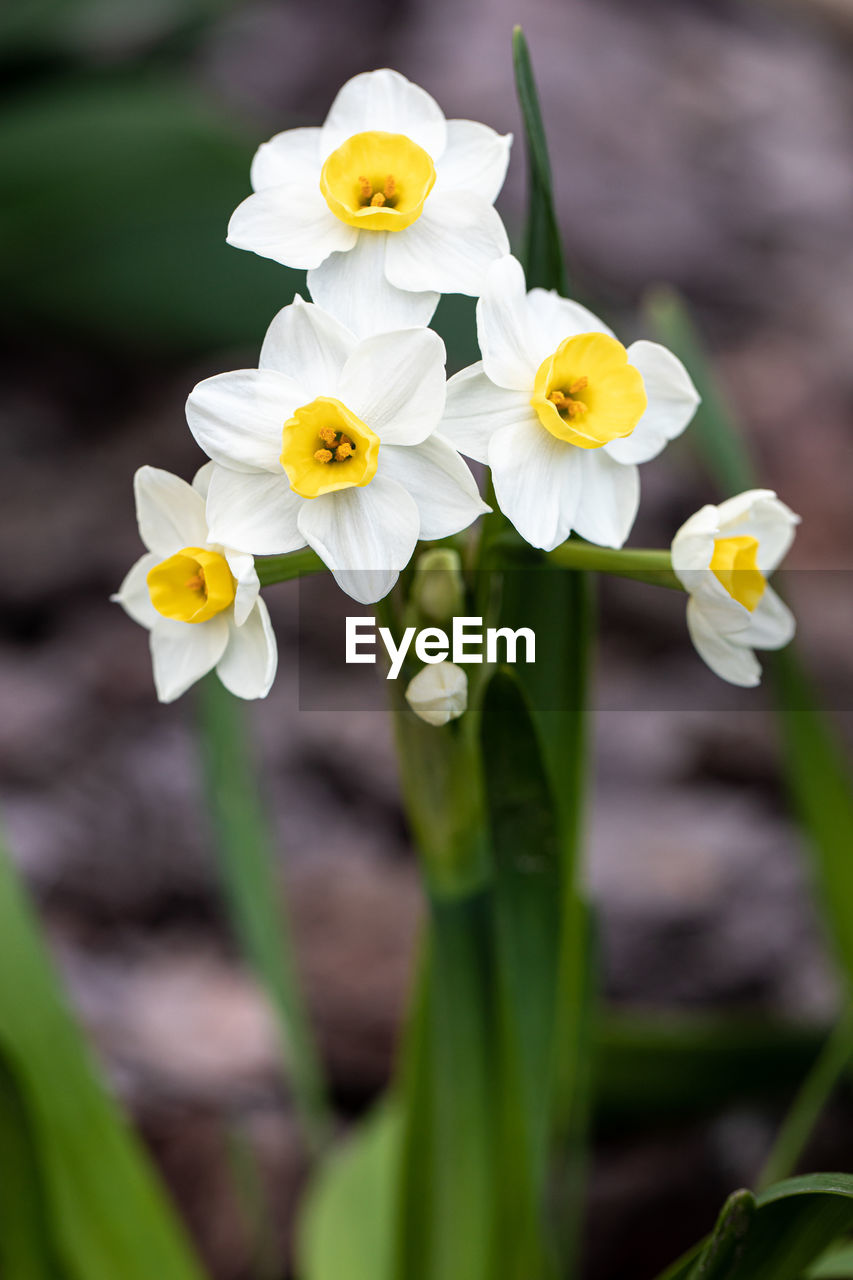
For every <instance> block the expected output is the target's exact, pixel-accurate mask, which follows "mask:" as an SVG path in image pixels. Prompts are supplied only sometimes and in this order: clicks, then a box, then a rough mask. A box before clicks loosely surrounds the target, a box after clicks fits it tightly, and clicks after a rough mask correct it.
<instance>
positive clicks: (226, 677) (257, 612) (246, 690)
mask: <svg viewBox="0 0 853 1280" xmlns="http://www.w3.org/2000/svg"><path fill="white" fill-rule="evenodd" d="M277 665H278V650H277V648H276V643H275V632H274V631H273V629H272V623H271V622H270V615H269V612H268V610H267V606H266V605H265V604H264V602H263V600H261V599H258V600H257V602H256V604H255V607H254V609H253V610H252V611H251V613H250V614H249V616H248V618H247V619H246V621H245V622H244V623H243V625H242V626H236V625H234V623H232V624H231V625H230V626H229V628H228V645H227V647H226V649H225V652H224V654H223V655H222V657H221V658H220V659H219V663H218V665H217V667H216V674H217V675H218V676H219V679H220V680H221V681H222V683H223V684H224V685H225V688H226V689H228V690H229V691H230V692H231V693H233V694H236V696H237V697H238V698H265V697H266V696H267V694H268V693H269V691H270V688H271V686H272V682H273V680H274V679H275V672H276V667H277Z"/></svg>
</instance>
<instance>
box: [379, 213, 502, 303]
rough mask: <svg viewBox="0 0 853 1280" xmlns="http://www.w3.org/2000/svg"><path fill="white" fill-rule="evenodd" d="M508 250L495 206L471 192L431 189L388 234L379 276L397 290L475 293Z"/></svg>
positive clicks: (483, 284)
mask: <svg viewBox="0 0 853 1280" xmlns="http://www.w3.org/2000/svg"><path fill="white" fill-rule="evenodd" d="M508 253H509V240H508V239H507V234H506V231H505V230H504V224H503V223H502V222H501V220H500V217H499V215H498V213H497V212H496V210H495V209H494V208H493V207H492V205H490V204H489V203H488V201H487V200H484V199H483V198H482V196H478V195H475V194H474V192H473V191H444V192H441V191H433V193H432V194H431V195H430V196H428V197H427V201H426V204H425V205H424V211H423V213H422V214H421V216H420V217H419V218H418V220H417V222H413V223H412V225H411V226H410V227H407V228H406V229H405V231H397V232H395V233H394V234H393V235H390V238H389V240H388V245H387V248H386V250H385V274H386V275H387V277H388V279H389V280H390V281H391V283H392V284H393V285H396V287H397V288H398V289H414V290H421V289H437V290H438V292H439V293H467V294H470V295H471V296H472V297H475V298H476V297H479V296H480V294H481V293H482V292H483V289H484V287H485V283H486V272H487V271H488V269H489V266H490V265H491V264H492V263H493V262H494V261H495V260H496V259H497V258H502V257H504V255H505V254H508Z"/></svg>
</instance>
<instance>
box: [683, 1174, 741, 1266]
mask: <svg viewBox="0 0 853 1280" xmlns="http://www.w3.org/2000/svg"><path fill="white" fill-rule="evenodd" d="M757 1207H758V1206H757V1204H756V1200H755V1196H754V1195H753V1194H752V1192H751V1191H733V1192H732V1194H731V1195H730V1196H729V1198H728V1200H727V1201H726V1203H725V1204H724V1205H723V1207H722V1209H721V1211H720V1216H719V1218H718V1219H717V1224H716V1226H715V1227H714V1230H713V1231H712V1233H711V1239H710V1240H709V1241H708V1243H707V1245H706V1246H705V1248H704V1249H703V1250H702V1253H701V1255H700V1256H699V1258H698V1259H697V1261H696V1262H695V1263H694V1264H693V1266H692V1268H691V1270H690V1273H689V1280H725V1277H726V1276H730V1275H731V1274H732V1270H733V1269H734V1268H735V1267H736V1266H737V1264H738V1261H739V1259H740V1256H741V1254H742V1252H743V1249H744V1241H745V1239H746V1236H747V1234H748V1232H749V1231H750V1229H751V1227H752V1223H753V1219H754V1217H755V1214H756V1210H757Z"/></svg>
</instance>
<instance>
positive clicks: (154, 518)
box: [113, 463, 278, 702]
mask: <svg viewBox="0 0 853 1280" xmlns="http://www.w3.org/2000/svg"><path fill="white" fill-rule="evenodd" d="M212 471H213V467H212V465H211V464H210V463H208V464H207V465H206V466H204V467H202V468H201V470H200V471H199V472H198V474H197V475H196V477H195V479H194V480H193V482H192V484H191V485H189V484H187V483H186V481H185V480H181V479H179V477H178V476H174V475H172V474H171V473H170V472H168V471H160V470H158V469H157V468H156V467H141V468H140V469H139V471H137V473H136V475H135V476H134V480H133V487H134V493H135V495H136V519H137V522H138V524H139V533H140V537H141V538H142V541H143V543H144V544H145V547H146V554H145V555H144V556H142V558H141V559H139V560H137V562H136V564H135V565H134V566H133V568H132V569H131V570H130V572H129V573H128V575H127V577H126V578H125V580H124V582H123V583H122V584H121V587H120V588H119V590H118V592H117V593H116V595H114V596H113V599H114V600H115V601H117V602H118V603H119V604H120V605H121V606H122V607H123V609H124V610H125V612H126V613H128V614H129V615H130V616H131V618H133V620H134V622H138V623H139V624H140V626H143V627H145V628H146V630H147V631H148V633H149V641H150V647H151V660H152V664H153V667H154V685H155V688H156V690H157V697H158V698H159V699H160V701H161V702H173V701H174V699H175V698H179V697H180V696H181V694H182V693H186V691H187V689H188V688H189V687H190V685H192V684H195V682H196V680H200V679H201V677H202V676H204V675H206V674H207V673H208V671H212V670H213V668H214V667H215V668H216V674H217V675H218V676H219V679H220V680H221V681H222V683H223V684H224V685H225V687H226V689H230V691H231V692H232V693H235V694H236V695H237V696H238V697H239V698H263V697H266V695H267V694H268V693H269V690H270V686H271V685H272V682H273V678H274V676H275V671H276V664H277V661H278V658H277V652H276V643H275V635H274V634H273V630H272V626H271V624H270V619H269V614H268V613H267V607H266V605H265V604H264V602H263V600H262V599H261V597H260V595H259V591H260V584H259V582H258V575H257V573H256V572H255V566H254V561H253V560H252V557H251V556H250V555H246V553H245V552H242V551H235V550H234V549H233V548H229V547H227V546H223V545H222V544H221V543H220V542H218V541H217V540H215V539H213V538H211V536H210V531H209V529H208V526H207V520H206V518H205V513H204V507H205V498H206V496H207V487H208V485H209V483H210V477H211V473H212Z"/></svg>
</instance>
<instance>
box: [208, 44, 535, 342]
mask: <svg viewBox="0 0 853 1280" xmlns="http://www.w3.org/2000/svg"><path fill="white" fill-rule="evenodd" d="M511 141H512V139H511V137H510V136H506V137H502V136H501V135H500V134H497V133H495V132H494V130H493V129H490V128H488V126H487V125H484V124H477V123H476V122H474V121H472V120H446V119H445V118H444V114H443V112H442V110H441V108H440V107H439V106H438V103H437V102H435V101H434V99H433V98H431V97H430V95H429V94H428V93H426V92H425V91H424V90H423V89H420V88H419V87H418V86H417V85H415V84H412V83H411V82H410V81H409V80H407V79H406V78H405V76H402V75H400V74H399V72H397V71H389V70H387V69H385V70H382V71H370V72H365V73H364V74H363V75H358V76H355V77H354V78H353V79H352V80H349V81H347V83H346V84H345V85H344V86H343V88H342V89H341V90H340V92H339V93H338V95H337V97H336V98H335V100H334V102H333V103H332V107H331V110H330V111H329V114H328V116H327V117H326V121H325V123H324V124H323V126H322V128H311V129H288V130H287V131H286V132H284V133H279V134H277V135H276V136H275V137H274V138H272V139H270V141H269V142H266V143H264V144H263V146H262V147H260V148H259V150H258V152H257V154H256V155H255V158H254V161H253V163H252V171H251V182H252V189H253V191H254V194H253V195H251V196H249V197H248V198H247V199H246V200H244V201H243V203H242V204H241V205H240V206H239V207H238V208H237V209H236V210H235V212H234V214H233V215H232V218H231V222H230V224H229V227H228V243H229V244H232V245H236V247H237V248H238V249H251V250H252V251H253V252H254V253H258V254H261V256H263V257H265V258H273V259H274V260H275V261H276V262H281V263H283V264H284V265H285V266H288V267H297V268H302V267H307V268H308V288H309V289H310V291H311V296H312V297H313V299H314V301H315V302H317V303H319V304H320V306H322V307H324V308H325V309H326V310H327V311H331V312H332V313H333V314H334V315H336V316H338V317H339V319H341V320H343V321H344V323H345V324H347V325H348V326H349V328H350V329H352V330H353V332H354V333H357V334H359V335H361V336H366V335H368V334H370V333H375V332H378V331H380V330H384V329H402V328H407V327H409V326H414V325H425V324H428V323H429V321H430V318H431V316H432V313H433V312H434V311H435V308H436V306H437V304H438V298H439V294H440V293H467V294H471V295H473V296H477V295H479V293H480V291H481V289H482V287H483V282H484V280H485V272H486V268H487V267H488V266H489V264H490V263H491V262H493V261H494V260H495V259H496V258H500V257H501V256H502V255H503V254H505V253H508V252H509V244H508V241H507V237H506V232H505V230H504V227H503V223H502V222H501V220H500V218H499V216H498V214H497V213H496V211H495V209H494V208H493V204H494V201H495V197H496V196H497V194H498V192H499V191H500V189H501V187H502V186H503V181H504V177H505V175H506V169H507V163H508V160H509V148H510V143H511Z"/></svg>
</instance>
